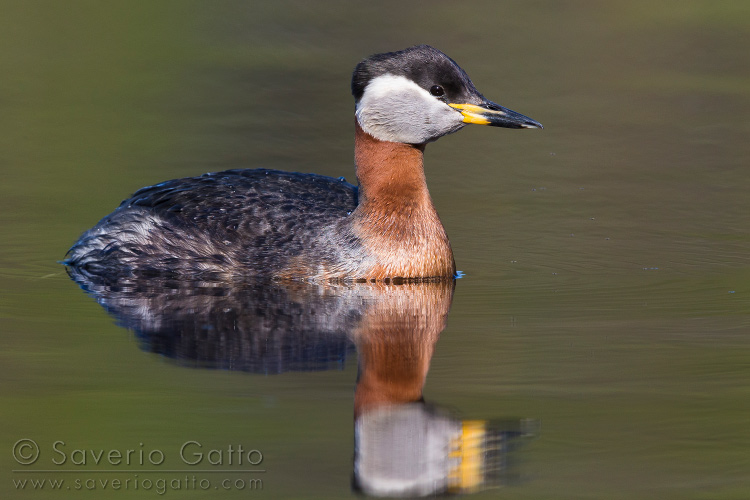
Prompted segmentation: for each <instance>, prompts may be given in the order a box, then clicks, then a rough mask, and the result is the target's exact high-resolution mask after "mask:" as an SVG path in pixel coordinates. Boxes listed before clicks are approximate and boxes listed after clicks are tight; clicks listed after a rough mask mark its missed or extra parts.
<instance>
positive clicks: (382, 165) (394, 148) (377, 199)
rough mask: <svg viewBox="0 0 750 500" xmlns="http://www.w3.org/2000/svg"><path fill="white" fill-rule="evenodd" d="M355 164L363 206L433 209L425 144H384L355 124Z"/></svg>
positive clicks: (385, 142) (360, 199)
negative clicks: (403, 206) (410, 206)
mask: <svg viewBox="0 0 750 500" xmlns="http://www.w3.org/2000/svg"><path fill="white" fill-rule="evenodd" d="M355 127H356V129H355V136H354V160H355V162H356V165H357V180H358V181H359V203H360V205H365V206H366V205H368V204H370V203H376V204H378V205H382V206H388V205H390V204H391V203H398V204H402V205H403V204H408V205H412V206H413V205H418V206H424V205H431V202H430V195H429V192H428V191H427V181H426V180H425V176H424V144H420V145H413V144H402V143H399V142H388V141H381V140H379V139H376V138H374V137H373V136H371V135H370V134H368V133H367V132H365V131H364V130H362V128H361V127H360V126H359V123H356V120H355Z"/></svg>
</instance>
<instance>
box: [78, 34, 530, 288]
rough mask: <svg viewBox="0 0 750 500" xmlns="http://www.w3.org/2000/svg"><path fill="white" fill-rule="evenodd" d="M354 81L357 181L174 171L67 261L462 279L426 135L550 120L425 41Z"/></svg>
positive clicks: (129, 271)
mask: <svg viewBox="0 0 750 500" xmlns="http://www.w3.org/2000/svg"><path fill="white" fill-rule="evenodd" d="M352 93H353V95H354V99H355V102H356V120H355V136H354V137H355V139H354V156H355V162H356V173H357V180H358V182H359V186H358V187H355V186H353V185H351V184H349V183H347V182H345V181H343V180H339V179H334V178H331V177H325V176H321V175H315V174H301V173H289V172H280V171H275V170H265V169H257V170H228V171H225V172H218V173H210V174H205V175H202V176H200V177H189V178H185V179H176V180H171V181H167V182H162V183H161V184H157V185H155V186H150V187H146V188H143V189H141V190H139V191H137V192H136V193H135V194H134V195H133V196H132V197H131V198H129V199H127V200H125V201H123V202H122V204H121V205H120V206H119V207H118V208H117V209H116V210H115V211H114V212H112V213H111V214H109V215H108V216H106V217H105V218H104V219H102V220H101V221H100V222H99V223H98V224H97V225H96V226H94V227H93V228H92V229H90V230H89V231H87V232H86V233H84V234H83V236H81V238H80V239H79V240H78V241H77V242H76V244H75V245H73V247H72V248H71V249H70V250H69V251H68V254H67V256H66V260H65V261H64V264H66V265H68V266H72V267H75V268H77V269H78V270H80V271H82V272H84V273H87V274H91V275H96V276H102V277H109V278H115V279H116V278H118V277H125V276H138V275H145V276H149V275H153V274H158V275H163V274H167V275H174V276H184V277H192V278H199V277H201V276H204V275H212V276H215V275H219V276H226V277H229V276H234V277H239V276H258V277H269V278H278V279H312V280H331V279H333V280H347V281H349V280H352V281H357V280H368V281H372V280H374V281H382V280H389V279H400V278H403V279H440V278H447V279H450V278H451V277H453V276H454V274H455V272H456V267H455V264H454V261H453V252H452V251H451V247H450V243H449V241H448V237H447V235H446V234H445V230H444V229H443V225H442V223H441V222H440V218H439V217H438V214H437V211H436V210H435V207H434V205H433V203H432V200H431V198H430V194H429V192H428V191H427V184H426V182H425V175H424V166H423V153H424V149H425V145H426V144H427V143H428V142H432V141H435V140H437V139H438V138H439V137H442V136H444V135H446V134H450V133H452V132H456V131H457V130H459V129H461V128H462V127H464V125H465V124H467V123H475V124H480V125H491V126H496V127H508V128H542V125H541V124H540V123H539V122H536V121H534V120H532V119H531V118H528V117H526V116H524V115H522V114H520V113H516V112H515V111H511V110H509V109H506V108H504V107H502V106H499V105H497V104H495V103H493V102H491V101H488V100H487V99H485V98H484V96H482V94H480V93H479V91H477V89H476V88H475V87H474V84H472V82H471V80H470V79H469V77H468V76H467V75H466V73H465V72H464V71H463V70H462V69H461V68H460V67H459V66H458V64H456V63H455V62H454V61H453V60H452V59H450V58H449V57H448V56H446V55H445V54H443V53H442V52H440V51H439V50H437V49H435V48H432V47H429V46H427V45H420V46H416V47H411V48H408V49H405V50H402V51H399V52H388V53H385V54H376V55H373V56H371V57H369V58H367V59H365V60H363V61H362V62H360V63H359V64H358V65H357V67H356V68H355V70H354V75H353V78H352Z"/></svg>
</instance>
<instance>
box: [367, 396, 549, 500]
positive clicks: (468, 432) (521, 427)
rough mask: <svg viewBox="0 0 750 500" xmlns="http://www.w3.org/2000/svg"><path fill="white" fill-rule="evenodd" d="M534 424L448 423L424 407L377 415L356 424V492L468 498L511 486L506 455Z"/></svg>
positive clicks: (389, 410)
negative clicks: (460, 496) (472, 493)
mask: <svg viewBox="0 0 750 500" xmlns="http://www.w3.org/2000/svg"><path fill="white" fill-rule="evenodd" d="M534 427H535V424H534V422H533V421H526V420H516V421H507V422H490V421H484V420H464V421H461V420H459V419H456V418H452V417H451V416H450V415H448V414H447V413H446V412H443V411H441V410H439V409H437V408H434V407H431V406H430V405H425V404H423V403H412V404H404V405H397V406H390V407H386V408H382V409H377V410H374V411H371V412H367V413H365V414H364V415H361V416H360V417H359V418H358V419H357V421H356V423H355V433H354V436H355V443H356V450H355V456H354V478H355V486H356V487H357V488H358V489H359V490H361V491H362V492H363V493H366V494H368V495H373V496H425V495H434V494H439V493H471V492H476V491H479V490H482V489H486V488H491V487H496V486H500V485H502V484H504V483H506V482H511V481H512V480H513V474H514V471H513V469H512V467H511V464H509V459H510V457H511V455H510V452H511V451H512V450H513V448H514V447H515V445H516V444H518V443H521V442H523V441H525V440H526V439H528V438H529V437H532V436H533V435H534V434H535V429H534Z"/></svg>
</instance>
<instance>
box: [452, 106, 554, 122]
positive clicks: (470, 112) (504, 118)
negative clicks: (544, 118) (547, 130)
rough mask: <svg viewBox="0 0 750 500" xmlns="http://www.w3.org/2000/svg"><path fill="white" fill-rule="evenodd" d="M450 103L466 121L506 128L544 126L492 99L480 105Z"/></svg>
mask: <svg viewBox="0 0 750 500" xmlns="http://www.w3.org/2000/svg"><path fill="white" fill-rule="evenodd" d="M448 105H449V106H450V107H452V108H454V109H457V110H458V111H460V112H461V114H462V115H463V116H464V123H474V124H476V125H489V126H491V127H506V128H544V127H543V126H542V124H541V123H539V122H538V121H536V120H532V119H531V118H529V117H528V116H525V115H522V114H521V113H517V112H515V111H513V110H511V109H508V108H504V107H503V106H500V105H499V104H495V103H494V102H492V101H486V100H485V101H483V102H482V104H479V105H477V104H456V103H448Z"/></svg>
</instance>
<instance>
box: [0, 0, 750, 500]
mask: <svg viewBox="0 0 750 500" xmlns="http://www.w3.org/2000/svg"><path fill="white" fill-rule="evenodd" d="M2 12H3V14H2V16H0V46H1V47H2V50H0V75H1V76H0V169H1V170H0V171H1V172H2V182H1V183H0V283H2V285H1V287H2V288H0V335H1V336H2V343H3V349H2V354H0V357H1V359H2V362H1V363H0V374H1V376H2V380H3V384H2V392H1V393H0V401H1V403H0V408H1V410H0V413H1V414H2V422H3V423H4V425H3V430H2V431H0V435H1V439H0V446H2V448H3V451H2V452H0V469H1V470H2V477H3V478H4V479H3V482H4V484H2V485H0V488H2V491H4V493H3V494H2V497H3V498H35V499H37V498H39V499H41V498H68V497H75V496H78V495H80V496H89V497H91V496H96V497H97V498H105V497H107V496H109V497H112V498H131V497H132V498H136V497H137V498H140V497H143V496H149V495H152V496H159V495H158V494H157V492H156V491H154V489H151V490H148V491H147V490H146V489H145V488H142V489H140V490H137V491H136V490H134V489H133V488H130V489H127V490H125V489H121V490H118V491H112V489H111V488H109V489H102V487H101V486H99V487H97V490H96V492H90V491H88V490H87V489H86V488H83V489H82V490H80V491H79V490H76V489H75V488H71V490H66V491H65V492H61V491H52V490H51V489H50V488H49V487H47V488H46V489H44V490H42V491H40V490H37V491H31V490H30V489H29V488H30V486H27V489H26V490H24V491H21V490H20V489H18V488H17V487H16V486H14V482H13V481H14V480H15V481H18V480H20V479H25V478H28V477H27V476H28V475H24V474H25V473H19V472H13V471H16V470H28V467H27V466H23V465H20V464H19V463H18V462H17V461H16V460H14V458H13V455H12V448H13V446H14V443H16V442H17V441H19V440H21V439H33V440H34V441H35V442H36V443H37V444H38V445H39V446H40V449H41V451H42V455H41V456H40V460H39V462H38V463H37V464H35V465H34V467H37V468H38V469H41V468H43V467H44V468H46V469H52V470H54V471H57V470H58V469H59V468H61V466H58V465H57V464H55V463H53V462H52V459H53V458H59V455H55V453H54V452H53V451H52V446H53V443H54V442H56V441H63V442H65V443H66V445H65V446H66V448H65V449H66V450H73V449H85V450H100V449H104V450H111V449H116V450H128V449H134V450H141V449H142V450H146V452H148V451H150V450H154V449H159V450H163V451H164V453H165V454H166V455H167V459H168V463H170V464H172V465H179V464H174V463H173V462H169V460H172V459H174V457H175V456H176V455H177V450H178V449H179V447H180V446H181V445H182V444H183V443H185V442H188V441H196V442H199V443H201V444H202V445H203V446H204V449H205V450H209V449H213V448H217V449H224V450H226V449H227V446H229V445H232V446H234V447H237V446H238V445H240V444H241V445H243V446H244V447H245V448H246V449H257V450H260V451H261V452H262V453H263V466H264V468H265V470H266V471H267V472H265V473H264V475H263V476H262V480H263V491H248V490H244V491H224V490H214V489H210V490H208V491H202V490H200V489H197V490H196V489H195V488H193V489H183V490H180V491H168V492H167V493H166V495H169V496H175V497H177V496H179V497H180V498H203V497H206V496H209V495H211V496H216V497H220V498H230V497H235V496H240V495H242V496H248V495H251V496H252V495H257V496H263V497H269V498H340V497H351V496H353V495H354V494H353V493H352V492H351V486H350V485H351V476H352V467H353V464H352V462H353V459H352V457H353V453H354V452H353V446H354V437H353V416H352V415H353V394H354V385H355V380H356V377H357V366H356V359H355V356H354V355H351V356H349V357H348V358H347V360H346V362H345V363H343V364H342V366H340V367H339V369H332V370H323V371H315V372H285V373H282V374H277V375H274V374H270V373H269V374H265V375H264V374H254V373H248V372H243V371H237V370H234V371H232V370H211V369H199V368H192V367H189V366H185V363H176V362H174V361H172V360H171V359H169V358H167V357H165V356H160V355H157V354H150V353H147V352H144V350H142V349H140V348H139V343H142V339H141V340H140V341H139V339H137V338H135V336H134V334H132V333H131V332H129V331H128V330H127V329H124V328H121V327H119V326H117V325H116V324H115V320H114V319H113V318H112V317H111V316H109V315H108V314H107V313H106V311H105V310H104V309H103V308H102V307H100V305H98V304H97V303H96V301H95V300H93V299H92V298H91V297H89V296H87V295H86V294H84V293H83V292H82V291H81V290H80V289H79V288H78V287H77V286H76V284H75V283H73V282H72V281H70V279H69V278H68V276H67V274H66V273H65V271H64V269H63V268H62V267H61V266H60V265H59V264H57V261H58V260H60V259H61V258H62V257H63V256H64V254H65V252H66V250H67V248H68V247H69V246H70V245H71V244H72V243H73V242H74V241H75V239H76V238H77V237H78V236H79V235H80V233H81V232H83V231H84V230H85V229H87V228H88V227H90V226H92V225H93V224H94V223H95V222H96V221H97V220H99V218H101V217H102V216H104V215H105V214H107V213H108V212H109V211H111V210H112V209H113V208H114V207H115V206H117V204H118V203H119V202H120V201H121V200H122V199H123V198H125V197H126V196H128V195H129V194H130V193H132V192H133V191H135V190H136V189H137V188H139V187H141V186H145V185H149V184H153V183H156V182H159V181H162V180H165V179H170V178H174V177H181V176H187V175H197V174H200V173H203V172H206V171H215V170H221V169H226V168H238V167H256V166H263V167H269V168H278V169H286V170H295V171H305V172H318V173H322V174H327V175H332V176H336V177H338V176H346V177H347V178H348V179H349V180H353V166H352V135H353V134H352V131H353V116H352V115H353V103H352V98H351V96H350V93H349V79H350V75H351V70H352V68H353V67H354V65H355V64H356V63H357V62H358V61H359V60H360V59H362V58H363V57H365V56H366V55H369V54H371V53H374V52H381V51H386V50H395V49H400V48H404V47H406V46H409V45H413V44H416V43H429V44H432V45H435V46H436V47H438V48H440V49H441V50H443V51H445V52H446V53H447V54H448V55H450V56H451V57H452V58H454V59H455V60H456V61H458V62H459V64H461V66H462V67H463V68H464V69H465V70H466V71H467V72H468V73H469V74H470V75H471V77H472V79H473V81H474V83H475V84H476V85H477V87H478V88H479V90H480V91H481V92H483V93H484V95H486V96H487V97H488V98H490V99H492V100H494V101H496V102H498V103H500V104H503V105H505V106H508V107H510V108H511V109H514V110H517V111H519V112H522V113H524V114H527V115H528V116H531V117H532V118H534V119H537V120H539V121H540V122H542V123H543V124H544V125H545V130H544V131H511V130H503V129H489V128H484V127H467V128H466V129H465V130H463V131H462V132H460V133H458V134H456V135H453V136H449V137H446V138H443V139H442V140H441V141H439V142H438V143H435V144H431V145H430V146H428V149H427V153H426V162H427V178H428V184H429V186H430V189H431V194H432V196H433V199H434V201H435V204H436V206H437V207H438V210H439V212H440V215H441V218H442V220H443V222H444V224H445V226H446V229H447V231H448V234H449V236H450V237H451V242H452V246H453V248H454V251H455V254H456V261H457V264H458V268H459V269H460V270H462V271H463V272H464V273H465V277H464V278H463V279H461V280H459V281H458V283H457V285H456V289H455V293H454V297H453V303H452V307H451V311H450V314H449V316H448V323H447V327H446V328H445V330H443V331H442V333H441V336H440V340H439V341H438V342H437V343H436V344H435V346H434V349H435V351H434V354H433V356H432V360H431V365H430V372H429V375H428V377H427V382H426V386H425V390H424V394H425V399H426V400H427V401H428V402H430V403H433V404H435V405H438V406H441V407H446V408H450V409H452V410H453V411H455V412H456V413H457V414H458V415H460V418H463V419H478V420H484V419H487V420H497V419H509V420H513V419H515V420H516V421H518V420H520V419H529V420H531V421H534V422H538V425H539V431H538V434H537V435H536V436H535V439H534V440H533V441H532V442H530V443H527V444H526V445H524V446H523V447H522V448H520V449H518V450H517V451H515V452H513V456H512V457H511V458H512V462H513V471H514V472H513V479H512V480H509V481H505V482H503V485H502V486H501V487H499V488H496V489H494V488H493V489H489V490H485V491H483V492H480V493H478V494H476V495H474V496H473V497H472V498H483V497H488V498H489V497H493V498H497V497H500V498H514V499H515V498H535V499H536V498H555V499H557V498H560V499H563V498H570V499H582V498H592V499H594V498H596V499H599V498H601V499H619V498H622V499H630V498H644V499H646V498H647V499H652V498H653V499H730V498H732V499H746V498H748V497H750V430H749V429H750V427H749V426H748V418H749V416H750V361H749V360H750V300H749V299H750V196H748V192H750V180H749V179H750V174H749V173H748V158H750V145H749V144H750V143H748V141H747V137H748V136H749V135H750V120H749V119H748V118H749V117H750V66H749V65H748V56H747V52H748V40H750V4H748V3H747V2H744V1H735V2H731V1H727V2H692V1H688V2H663V3H659V4H654V3H653V2H640V1H638V2H627V3H619V4H614V3H612V4H606V5H604V4H602V3H600V2H555V3H552V2H513V3H499V2H466V3H458V2H430V3H421V2H419V3H417V2H412V3H406V2H385V3H363V2H326V3H312V2H284V1H282V2H267V3H261V4H260V5H254V4H250V3H248V2H120V3H111V2H107V3H103V4H97V3H94V2H3V3H2ZM141 443H142V444H141ZM67 465H68V467H72V466H71V465H70V463H68V464H67ZM147 465H148V464H147ZM25 467H26V468H25ZM72 468H74V469H77V470H78V472H76V473H75V474H77V475H75V474H73V475H70V476H66V477H65V478H66V480H67V481H71V483H67V484H68V485H71V484H74V483H72V481H74V480H75V479H76V478H77V479H88V478H91V477H92V476H94V477H95V479H97V480H98V479H99V477H98V476H96V473H95V472H91V470H92V469H95V468H96V467H94V466H91V464H90V463H89V464H88V465H87V466H86V467H83V468H82V467H77V468H76V467H72ZM123 468H124V469H125V470H126V472H127V467H123ZM146 468H148V467H146ZM80 469H86V470H83V471H81V470H80ZM148 474H149V473H143V474H142V475H141V478H140V479H144V478H145V477H149V476H148ZM59 475H60V474H57V475H56V473H40V474H38V475H37V476H35V478H36V479H43V478H46V479H55V478H58V477H59ZM127 475H128V474H125V476H127ZM133 475H134V474H130V476H129V477H131V479H132V476H133ZM107 477H108V478H109V477H111V476H107Z"/></svg>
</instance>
